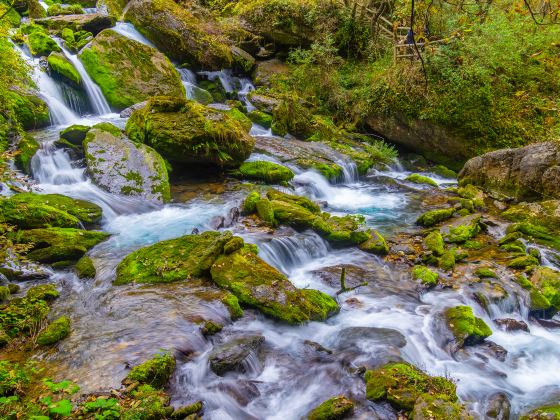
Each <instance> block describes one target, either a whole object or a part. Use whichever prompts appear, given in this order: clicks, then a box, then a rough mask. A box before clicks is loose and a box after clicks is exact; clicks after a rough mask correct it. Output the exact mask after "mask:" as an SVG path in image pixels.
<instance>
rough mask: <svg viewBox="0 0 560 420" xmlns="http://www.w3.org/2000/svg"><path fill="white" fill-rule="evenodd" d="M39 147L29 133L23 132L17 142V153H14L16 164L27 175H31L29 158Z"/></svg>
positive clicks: (31, 157)
mask: <svg viewBox="0 0 560 420" xmlns="http://www.w3.org/2000/svg"><path fill="white" fill-rule="evenodd" d="M40 148H41V145H40V144H39V142H38V141H37V140H35V139H34V138H33V136H31V135H30V134H27V133H25V134H23V135H22V136H21V138H20V139H19V141H18V143H17V150H18V154H17V155H16V158H15V162H16V165H17V166H18V167H19V168H20V169H21V170H22V171H23V172H24V173H26V174H27V175H31V159H33V156H35V153H37V151H38V150H39V149H40Z"/></svg>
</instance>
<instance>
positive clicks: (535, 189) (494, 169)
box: [459, 142, 560, 201]
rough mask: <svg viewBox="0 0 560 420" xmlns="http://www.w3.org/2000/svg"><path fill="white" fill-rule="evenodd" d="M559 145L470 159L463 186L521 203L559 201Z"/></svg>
mask: <svg viewBox="0 0 560 420" xmlns="http://www.w3.org/2000/svg"><path fill="white" fill-rule="evenodd" d="M559 164H560V144H558V143H556V142H544V143H536V144H531V145H529V146H525V147H521V148H517V149H501V150H496V151H494V152H490V153H485V154H483V155H481V156H477V157H475V158H472V159H470V160H469V161H468V162H467V163H466V164H465V166H464V167H463V169H462V170H461V172H460V173H459V183H460V184H461V185H465V184H473V185H479V186H481V187H484V188H486V189H489V190H494V191H498V192H501V193H503V194H506V195H509V196H512V197H514V198H516V199H518V200H527V201H533V200H540V199H551V198H560V165H559Z"/></svg>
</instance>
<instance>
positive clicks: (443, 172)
mask: <svg viewBox="0 0 560 420" xmlns="http://www.w3.org/2000/svg"><path fill="white" fill-rule="evenodd" d="M432 172H433V173H434V174H436V175H439V176H441V177H443V178H450V179H457V172H455V171H454V170H452V169H449V168H448V167H446V166H443V165H436V166H434V167H433V168H432Z"/></svg>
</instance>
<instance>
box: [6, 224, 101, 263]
mask: <svg viewBox="0 0 560 420" xmlns="http://www.w3.org/2000/svg"><path fill="white" fill-rule="evenodd" d="M108 237H109V234H108V233H105V232H94V231H87V230H80V229H71V228H47V229H32V230H25V231H20V232H18V234H17V236H16V240H17V241H19V242H21V243H26V244H33V245H32V248H31V250H30V251H29V252H28V253H27V257H28V258H29V259H31V260H34V261H38V262H42V263H47V264H51V263H55V262H59V261H77V260H79V259H80V258H81V257H82V256H83V255H84V254H85V253H86V252H87V250H88V249H90V248H92V247H93V246H95V245H97V244H98V243H99V242H101V241H103V240H105V239H107V238H108Z"/></svg>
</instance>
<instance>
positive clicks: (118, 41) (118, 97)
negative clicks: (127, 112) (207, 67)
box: [80, 29, 185, 110]
mask: <svg viewBox="0 0 560 420" xmlns="http://www.w3.org/2000/svg"><path fill="white" fill-rule="evenodd" d="M80 61H81V62H82V63H83V64H84V67H85V69H86V71H87V72H88V74H89V75H90V76H91V78H92V79H93V80H94V81H95V82H96V83H97V84H98V85H99V87H100V88H101V91H102V92H103V95H104V96H105V98H106V99H107V102H109V104H110V105H111V106H112V107H113V108H115V109H118V110H123V109H125V108H127V107H129V106H132V105H134V104H137V103H139V102H142V101H145V100H146V99H148V98H149V97H151V96H157V95H167V96H177V97H184V96H185V88H184V86H183V84H182V82H181V77H180V76H179V73H178V72H177V70H176V69H175V67H174V66H173V65H172V64H171V62H170V61H169V59H168V58H167V57H166V56H165V55H163V54H162V53H160V52H159V51H157V50H156V49H154V48H152V47H149V46H147V45H145V44H142V43H141V42H138V41H135V40H132V39H129V38H127V37H125V36H123V35H120V34H118V33H117V32H115V31H113V30H110V29H107V30H104V31H103V32H101V33H100V34H99V35H97V36H96V37H95V38H94V40H93V41H92V42H91V43H90V44H89V46H88V47H87V48H84V49H83V50H82V52H81V53H80Z"/></svg>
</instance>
